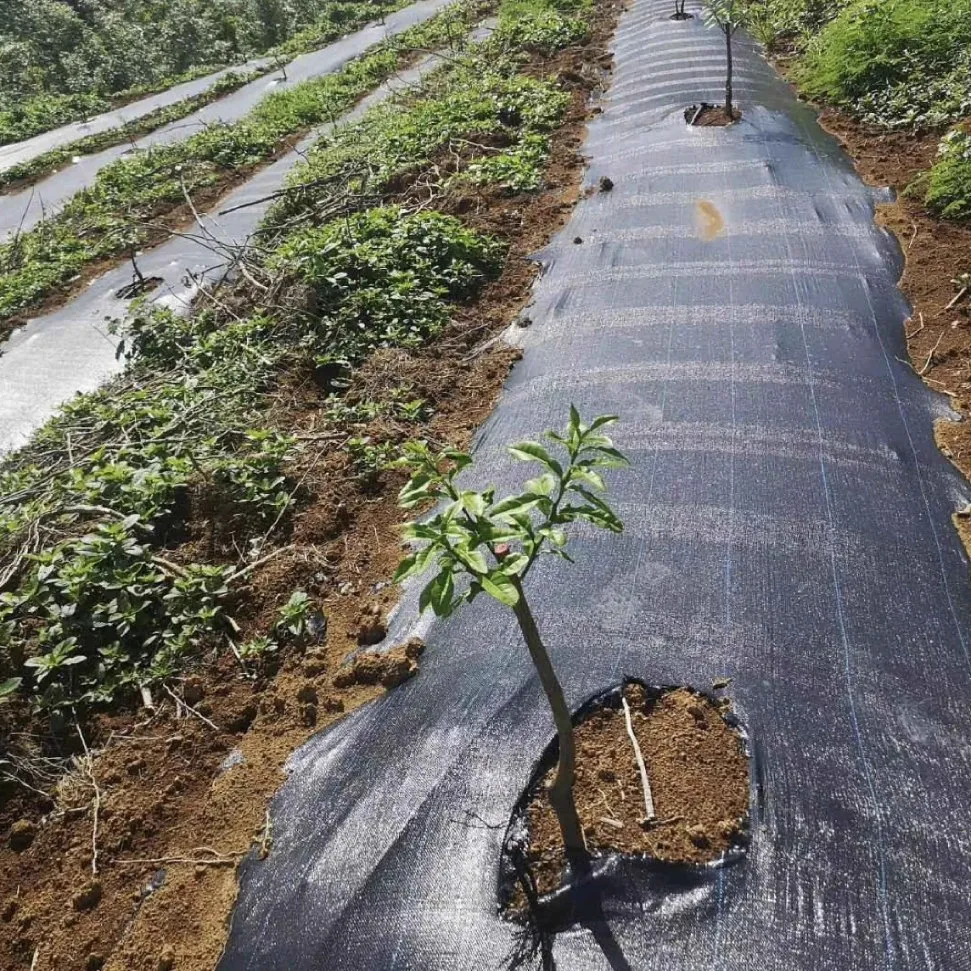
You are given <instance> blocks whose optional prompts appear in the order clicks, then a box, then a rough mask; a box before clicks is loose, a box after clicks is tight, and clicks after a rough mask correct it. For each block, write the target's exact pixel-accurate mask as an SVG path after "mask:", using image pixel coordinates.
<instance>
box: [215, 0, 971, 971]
mask: <svg viewBox="0 0 971 971" xmlns="http://www.w3.org/2000/svg"><path fill="white" fill-rule="evenodd" d="M672 7H673V5H672V4H670V3H668V2H667V0H637V2H635V3H634V5H633V7H632V8H631V9H630V10H629V11H628V12H627V13H626V14H625V16H624V18H623V20H622V22H621V25H620V29H619V31H618V34H617V39H616V44H615V47H614V50H615V53H616V71H615V75H614V82H613V87H612V89H611V91H610V94H609V97H608V98H607V99H606V101H605V103H604V108H605V110H604V113H603V115H602V116H601V117H599V118H598V119H597V120H596V122H595V123H594V124H593V125H591V128H590V133H589V139H588V143H587V151H588V153H589V155H590V156H591V168H590V171H589V175H588V180H589V183H590V184H591V185H592V186H596V185H597V184H598V182H599V179H600V178H601V176H608V177H609V178H610V179H611V180H612V181H613V183H614V188H613V190H612V191H610V192H595V193H594V194H592V195H591V196H590V197H588V198H586V199H585V200H583V201H582V202H581V203H580V205H579V206H578V208H577V210H576V213H575V215H574V217H573V219H572V221H571V222H570V224H569V226H568V227H567V228H566V229H565V230H564V231H563V232H562V233H561V234H560V235H559V237H558V238H557V239H556V241H555V242H554V243H553V244H552V245H551V246H550V247H549V249H548V250H547V251H545V252H544V253H543V254H541V257H542V260H543V263H544V266H545V273H544V275H543V277H542V279H541V281H540V283H539V284H538V286H537V288H536V293H535V306H534V308H533V310H532V311H531V316H532V318H533V321H534V323H533V326H532V327H530V328H529V329H528V330H526V331H523V332H522V334H523V337H522V339H523V342H524V346H525V357H524V359H523V361H522V362H521V363H520V364H519V365H517V367H516V369H515V371H514V372H513V375H512V377H511V379H510V381H509V383H508V387H507V389H506V391H505V393H504V395H503V397H502V400H501V402H500V404H499V406H498V408H497V410H496V412H495V414H494V416H493V417H492V419H491V420H490V421H489V422H488V424H487V425H486V427H485V428H484V430H483V431H482V433H481V435H480V438H479V442H478V449H477V451H478V456H479V462H480V466H481V468H483V469H484V470H486V472H485V473H484V474H487V475H488V476H489V477H490V478H491V479H492V480H493V481H495V482H496V483H497V485H498V486H499V487H500V488H504V487H511V486H513V485H514V484H515V483H518V482H519V481H520V478H519V477H520V476H521V475H522V472H523V468H522V467H521V466H520V465H519V464H518V463H515V462H514V461H513V460H511V459H509V458H506V457H505V456H504V453H503V446H504V445H505V444H506V443H508V442H510V441H513V440H516V439H519V438H523V437H527V436H533V435H536V434H538V433H540V432H541V431H542V430H543V429H545V428H548V427H552V426H560V425H562V424H564V423H565V419H566V413H567V407H568V405H569V403H570V402H575V403H576V404H577V406H578V407H579V408H580V409H581V411H582V412H583V413H584V414H586V415H588V416H592V415H595V414H598V413H602V412H616V413H618V414H619V415H621V417H622V423H621V425H620V426H619V430H618V432H617V434H616V436H615V437H616V438H617V440H618V443H619V445H620V446H621V447H622V448H624V449H625V450H626V451H627V452H628V454H629V455H630V456H631V458H632V460H633V469H632V470H630V471H628V472H625V473H617V474H615V475H613V476H612V480H611V481H612V486H613V488H612V496H613V498H614V499H615V500H616V501H617V508H618V510H619V512H620V513H621V515H622V516H623V518H624V520H625V522H626V527H627V528H626V532H625V533H624V535H623V536H622V537H619V538H618V537H613V536H609V535H608V536H603V535H592V534H582V535H581V536H580V537H579V539H578V541H577V542H576V543H575V547H574V548H575V554H576V560H577V563H576V565H575V566H573V567H569V566H563V565H561V564H560V563H559V562H558V561H553V560H551V561H550V562H549V563H546V564H545V567H544V568H543V569H542V570H540V571H538V572H537V573H536V574H535V575H533V576H531V578H530V583H531V587H530V592H531V599H532V600H533V602H534V605H535V607H536V609H537V613H538V615H539V620H540V625H541V627H542V628H543V630H544V631H545V633H546V635H547V640H548V643H549V645H550V647H551V650H552V652H553V653H554V654H555V660H556V662H557V664H558V665H559V667H560V670H561V672H562V675H563V679H564V681H565V683H566V687H567V692H568V695H569V697H570V699H571V702H572V703H574V704H579V703H581V702H582V701H583V699H585V698H587V697H589V696H591V695H593V694H595V693H597V692H599V691H602V690H603V689H604V688H606V687H607V686H609V685H610V684H613V683H616V682H617V681H619V680H620V679H621V677H622V676H624V675H629V676H633V677H638V678H641V679H643V680H644V681H647V682H649V683H666V684H675V683H688V684H692V685H697V686H699V687H706V686H708V685H709V684H710V683H711V681H712V679H714V678H717V677H722V676H731V677H733V678H734V683H733V685H732V689H731V691H732V693H733V695H734V698H735V700H736V703H737V706H738V709H739V713H740V716H741V717H742V718H743V720H744V722H745V723H746V725H747V726H748V729H749V731H750V733H751V738H752V746H753V751H754V765H753V819H752V828H753V834H752V843H751V846H750V849H749V853H748V855H747V857H746V858H745V859H744V860H743V861H741V862H739V863H736V864H734V865H732V866H729V867H725V868H721V869H712V870H709V871H706V872H704V873H703V874H701V875H700V876H699V875H685V877H684V878H683V879H680V880H677V881H671V880H669V879H664V880H662V879H661V877H660V876H659V875H658V874H657V873H656V872H652V871H651V870H650V869H649V868H647V867H643V866H638V865H637V864H635V863H626V864H624V865H622V866H620V867H618V869H617V870H616V871H615V873H614V876H613V878H612V879H611V880H610V881H608V885H607V887H606V888H605V893H604V900H603V914H604V916H605V924H604V925H601V926H600V927H598V928H596V930H597V933H596V934H594V933H593V931H592V929H591V927H590V926H582V925H581V926H577V927H575V928H572V929H570V930H568V931H565V932H563V933H561V934H559V935H558V937H557V940H556V945H555V956H556V960H557V966H558V967H559V968H560V969H562V971H588V969H590V971H593V969H614V971H616V969H623V968H631V969H636V971H662V969H663V971H701V969H706V971H755V969H769V971H857V969H860V971H871V969H872V971H897V969H901V971H902V969H908V971H909V969H914V971H916V969H922V971H957V969H961V968H969V967H971V949H969V945H971V910H969V897H971V798H969V797H971V765H969V762H971V710H969V699H971V663H969V654H968V637H969V634H968V631H969V627H968V620H969V616H971V596H969V590H968V578H967V563H966V560H965V557H964V555H963V552H962V550H961V548H960V546H959V543H958V540H957V538H956V535H955V532H954V530H953V528H952V525H951V523H950V521H949V520H950V516H951V514H952V512H953V510H954V509H955V507H956V506H957V505H959V504H961V503H963V501H964V500H965V498H966V490H965V487H964V485H963V483H962V481H961V480H960V479H959V478H958V477H957V475H956V473H954V472H953V471H952V470H951V468H950V466H949V464H948V463H947V462H946V461H945V459H944V458H943V457H942V456H941V455H940V453H939V452H938V451H937V449H936V448H935V446H934V441H933V429H932V423H933V421H934V419H935V418H938V417H946V409H945V407H944V405H943V404H942V402H941V401H940V400H939V399H937V398H935V397H933V396H932V395H931V394H930V393H929V392H928V391H927V390H926V389H925V387H924V386H923V385H922V384H921V382H920V381H919V380H918V378H917V377H916V376H915V375H914V374H913V372H912V371H911V370H910V369H909V368H908V367H907V366H906V365H904V364H902V363H900V362H899V360H898V358H900V357H904V356H905V349H904V344H903V340H902V323H903V320H904V318H905V317H906V315H907V309H908V308H907V307H906V305H905V303H904V300H903V299H902V297H901V295H900V293H899V292H898V290H897V288H896V280H897V278H898V274H899V271H900V268H901V265H900V258H899V253H898V250H897V247H896V246H895V244H894V243H893V242H892V241H891V239H890V238H889V237H888V236H887V235H885V234H884V233H883V232H881V231H880V230H879V229H878V228H877V227H876V226H875V225H874V221H873V215H874V204H875V201H876V200H875V197H874V195H873V193H871V192H870V191H869V190H868V189H866V188H865V187H864V186H863V185H862V184H861V183H860V181H859V180H858V178H857V177H856V175H855V174H854V172H853V169H852V167H851V166H850V164H849V163H848V162H847V160H846V159H845V157H843V156H842V154H841V153H840V151H839V150H838V148H837V146H836V144H835V143H834V142H833V140H832V139H830V138H829V137H828V136H826V135H824V134H823V133H822V132H821V131H820V129H819V128H818V126H817V124H816V121H815V118H814V115H813V114H812V112H811V111H809V110H808V109H807V108H806V107H804V106H801V105H800V104H798V103H797V101H796V100H795V98H794V97H793V95H792V94H791V92H790V91H789V90H788V89H787V88H786V86H785V85H783V84H782V83H781V82H780V81H779V80H777V78H776V77H775V76H774V75H773V72H772V71H771V70H770V69H769V68H768V67H767V65H766V64H765V62H764V61H763V60H762V59H761V58H760V56H759V54H758V53H757V52H756V51H755V50H754V49H751V48H746V49H744V50H741V51H739V52H738V57H737V63H738V78H737V83H736V91H737V93H738V97H739V102H740V105H741V108H742V110H743V112H744V117H743V119H742V121H741V122H739V123H738V124H737V125H735V126H734V127H731V128H719V129H713V128H707V129H689V128H688V127H687V126H686V125H685V121H684V114H683V112H684V109H685V107H686V106H688V105H690V104H692V103H698V102H701V101H712V102H716V101H718V100H719V97H720V88H721V84H722V65H723V49H722V46H721V40H720V38H719V36H718V35H717V34H716V33H715V32H713V31H709V30H707V29H706V28H705V27H704V26H703V25H702V24H701V22H700V20H699V19H698V18H697V17H696V18H694V19H692V20H690V21H687V22H684V23H677V22H672V21H670V20H669V19H668V15H669V13H670V11H671V8H672ZM689 9H692V8H690V7H689ZM694 12H695V13H697V12H698V11H697V5H696V6H695V8H694ZM742 46H743V47H745V43H743V44H742ZM576 237H579V238H580V239H582V243H574V242H573V240H574V238H576ZM485 599H486V598H480V599H479V600H477V601H476V603H475V604H474V605H473V606H472V607H470V608H468V609H467V611H466V612H464V613H461V612H460V613H459V614H458V615H456V617H454V618H453V619H452V620H450V621H449V622H447V623H438V622H435V623H433V624H430V623H428V622H425V623H424V624H417V623H416V620H415V616H414V602H413V601H414V598H413V596H412V597H411V598H410V599H409V598H406V601H405V603H404V605H403V606H402V608H401V610H400V611H399V616H398V618H397V621H396V624H395V625H394V629H393V635H394V637H395V638H397V639H399V640H400V638H402V637H404V636H405V635H407V634H409V633H412V632H415V631H417V632H418V633H422V634H423V635H424V636H425V637H426V640H427V641H428V643H429V645H430V649H429V651H428V652H427V654H426V656H425V658H424V661H423V666H422V671H421V674H420V675H419V676H418V677H417V678H416V679H415V680H414V681H411V682H409V683H408V684H406V685H404V686H403V687H401V688H399V689H398V690H396V691H394V692H393V693H392V694H390V695H389V696H388V697H387V698H386V699H384V700H383V701H381V702H380V703H378V704H373V705H371V706H369V707H367V708H366V709H363V710H361V711H359V712H358V713H356V714H354V715H353V716H351V717H350V718H348V719H347V720H345V721H344V722H342V723H340V724H339V725H337V726H336V728H335V729H334V730H332V731H329V732H325V733H322V734H321V735H319V736H318V737H317V738H315V739H314V740H313V741H312V742H310V743H309V744H308V745H306V746H305V747H304V748H303V749H301V750H300V751H299V752H298V753H297V754H296V755H295V756H294V758H293V760H292V765H291V773H290V777H289V781H288V782H287V783H286V785H285V786H284V788H283V790H282V792H281V793H280V795H279V796H278V798H277V799H276V802H275V803H274V806H273V818H274V830H273V836H274V843H273V851H272V854H271V855H270V857H269V859H267V860H266V861H265V862H252V863H250V864H248V865H247V867H246V869H245V873H244V877H243V884H242V892H241V895H240V898H239V902H238V905H237V908H236V913H235V916H234V920H233V926H232V932H231V938H230V941H229V944H228V948H227V951H226V954H225V956H224V959H223V961H222V963H221V965H220V971H244V969H245V971H311V969H314V971H317V969H319V971H325V969H327V971H392V969H398V971H405V969H408V971H433V969H434V971H438V969H441V971H445V969H448V971H459V969H461V971H465V969H476V971H478V969H483V971H487V969H499V968H501V967H503V966H504V962H506V960H507V957H508V956H509V955H510V954H512V953H513V950H514V946H515V930H514V928H513V927H511V926H510V925H508V924H506V923H504V922H503V921H502V920H501V919H500V918H499V917H497V915H496V890H497V880H498V871H499V854H500V847H501V844H502V840H503V836H504V833H505V827H506V824H507V822H508V819H509V814H510V811H511V810H512V808H513V806H514V805H515V803H516V800H517V799H518V798H519V795H520V792H521V790H522V788H523V786H524V785H525V784H526V782H527V780H528V779H529V777H530V772H531V770H532V768H533V765H534V762H535V760H536V759H537V758H538V757H539V755H540V753H541V752H542V751H543V748H544V746H545V745H546V744H547V742H548V740H549V738H550V736H551V734H552V725H551V720H550V718H549V715H548V714H547V710H546V707H545V704H544V701H543V696H542V692H541V689H540V686H539V684H538V682H537V680H536V678H535V677H534V675H533V673H532V670H531V667H530V663H529V660H528V658H527V656H526V653H525V650H524V649H523V648H522V646H521V644H520V642H519V640H518V634H517V631H516V629H515V627H514V622H513V621H512V619H511V617H510V616H507V612H504V611H503V610H502V609H500V608H499V607H498V606H497V605H495V604H492V603H487V602H485Z"/></svg>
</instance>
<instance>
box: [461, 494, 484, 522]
mask: <svg viewBox="0 0 971 971" xmlns="http://www.w3.org/2000/svg"><path fill="white" fill-rule="evenodd" d="M459 500H460V501H461V503H462V507H463V508H464V509H466V510H467V511H468V512H469V513H470V514H471V515H473V516H475V517H479V516H481V515H482V514H483V513H484V512H485V511H486V501H485V499H484V498H483V496H482V494H481V493H479V492H462V493H460V494H459Z"/></svg>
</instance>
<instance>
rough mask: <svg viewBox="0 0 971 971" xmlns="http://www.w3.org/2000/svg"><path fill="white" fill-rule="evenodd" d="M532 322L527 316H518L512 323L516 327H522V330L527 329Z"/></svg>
mask: <svg viewBox="0 0 971 971" xmlns="http://www.w3.org/2000/svg"><path fill="white" fill-rule="evenodd" d="M532 322H533V320H532V318H531V317H529V316H527V315H526V314H520V315H519V316H518V317H517V318H516V320H515V321H514V323H515V324H516V326H517V327H524V328H525V327H529V326H530V325H531V324H532Z"/></svg>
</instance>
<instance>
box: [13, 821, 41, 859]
mask: <svg viewBox="0 0 971 971" xmlns="http://www.w3.org/2000/svg"><path fill="white" fill-rule="evenodd" d="M36 835H37V827H36V826H35V825H34V823H32V822H31V821H30V820H29V819H18V820H17V822H15V823H14V824H13V826H11V827H10V832H9V833H8V834H7V842H8V843H9V844H10V849H12V850H13V851H14V853H23V851H24V850H26V849H28V848H29V847H30V844H31V843H33V842H34V837H35V836H36Z"/></svg>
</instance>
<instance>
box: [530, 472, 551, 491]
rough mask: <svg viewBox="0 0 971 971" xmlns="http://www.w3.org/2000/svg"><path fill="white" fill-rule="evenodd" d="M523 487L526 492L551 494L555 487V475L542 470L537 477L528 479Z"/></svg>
mask: <svg viewBox="0 0 971 971" xmlns="http://www.w3.org/2000/svg"><path fill="white" fill-rule="evenodd" d="M525 488H526V491H527V492H532V493H533V494H534V495H537V496H549V495H552V493H553V490H554V489H555V488H556V476H554V475H551V474H550V473H549V472H544V473H543V475H541V476H539V477H538V478H535V479H530V480H529V481H528V482H527V483H526V487H525Z"/></svg>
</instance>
